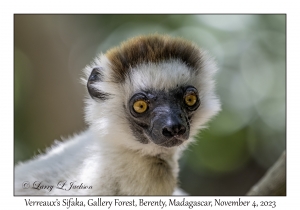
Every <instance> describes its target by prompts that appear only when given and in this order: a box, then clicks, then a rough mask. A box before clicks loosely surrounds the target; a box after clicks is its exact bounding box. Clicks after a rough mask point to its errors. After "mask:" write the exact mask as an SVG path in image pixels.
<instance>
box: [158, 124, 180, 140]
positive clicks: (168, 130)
mask: <svg viewBox="0 0 300 210" xmlns="http://www.w3.org/2000/svg"><path fill="white" fill-rule="evenodd" d="M185 131H186V128H185V126H184V125H182V124H173V125H168V126H165V127H164V128H163V129H162V134H163V135H164V136H165V137H168V138H171V137H174V136H181V135H183V134H184V133H185Z"/></svg>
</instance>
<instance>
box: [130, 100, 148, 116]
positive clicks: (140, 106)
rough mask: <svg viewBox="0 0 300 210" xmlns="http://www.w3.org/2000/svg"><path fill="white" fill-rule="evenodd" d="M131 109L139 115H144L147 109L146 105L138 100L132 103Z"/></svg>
mask: <svg viewBox="0 0 300 210" xmlns="http://www.w3.org/2000/svg"><path fill="white" fill-rule="evenodd" d="M133 109H134V111H135V112H137V113H139V114H141V113H144V112H145V111H146V110H147V109H148V104H147V102H146V101H144V100H138V101H136V102H134V104H133Z"/></svg>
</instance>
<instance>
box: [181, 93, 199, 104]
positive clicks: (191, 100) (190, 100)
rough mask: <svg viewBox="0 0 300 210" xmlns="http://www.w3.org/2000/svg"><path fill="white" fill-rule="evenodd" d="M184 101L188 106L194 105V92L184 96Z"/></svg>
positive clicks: (195, 97)
mask: <svg viewBox="0 0 300 210" xmlns="http://www.w3.org/2000/svg"><path fill="white" fill-rule="evenodd" d="M184 102H185V103H186V105H188V106H194V105H195V104H196V102H197V96H196V95H195V93H189V94H187V95H186V96H185V97H184Z"/></svg>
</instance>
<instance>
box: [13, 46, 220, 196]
mask: <svg viewBox="0 0 300 210" xmlns="http://www.w3.org/2000/svg"><path fill="white" fill-rule="evenodd" d="M202 53H203V52H202ZM95 66H100V67H101V68H102V69H103V72H102V73H103V75H104V80H103V81H101V82H99V83H97V84H95V87H96V88H98V89H99V90H101V91H102V92H106V93H109V94H111V97H110V98H109V99H108V100H105V101H99V100H93V99H91V98H88V99H87V100H86V107H85V119H86V122H87V123H88V124H89V129H88V130H86V131H85V132H83V133H81V134H79V135H76V136H74V137H72V138H70V139H69V140H66V141H64V142H61V143H59V144H57V145H55V146H54V147H53V148H51V149H50V150H49V151H48V152H47V153H46V154H42V155H39V156H38V157H36V158H34V159H32V160H29V161H27V162H25V163H21V164H19V165H18V166H16V168H15V194H16V195H25V194H26V195H42V194H44V195H73V194H77V195H168V194H169V195H170V194H172V192H173V191H174V189H175V187H176V179H177V176H178V171H179V168H178V158H179V157H180V154H181V152H182V151H183V150H184V149H185V148H186V146H187V144H188V143H190V142H191V141H193V136H194V135H195V134H197V132H198V131H199V129H200V128H202V127H203V125H204V124H205V123H206V122H207V121H208V120H209V119H210V118H211V117H212V116H214V115H215V114H216V113H217V112H218V111H219V110H220V103H219V101H218V99H217V98H216V96H215V94H214V83H213V80H212V76H213V75H214V72H215V70H216V68H215V66H214V63H213V62H212V61H210V60H209V59H207V60H204V66H205V68H204V69H201V70H200V73H199V74H195V73H192V72H193V71H190V70H189V69H188V67H187V66H186V65H185V64H183V63H181V62H180V61H178V60H170V61H165V62H161V63H159V64H151V63H144V64H141V65H139V66H137V67H135V69H132V70H131V74H130V75H129V77H127V78H126V80H125V83H123V84H119V83H114V82H112V81H113V80H112V78H113V77H112V76H113V75H112V71H111V70H110V67H109V61H108V59H107V58H106V57H105V55H100V56H99V57H98V58H96V59H95V61H94V63H93V64H92V65H91V66H88V67H87V68H86V69H85V74H86V78H88V76H89V75H90V72H91V71H92V68H93V67H95ZM137 69H138V70H137ZM83 81H84V83H85V84H86V79H85V80H83ZM187 84H189V85H193V86H195V87H196V88H197V89H198V91H199V96H200V100H201V105H200V107H199V108H198V110H197V111H196V112H195V115H194V117H193V122H192V124H191V130H190V139H189V140H188V141H186V142H185V143H184V144H182V145H180V146H179V147H172V148H164V147H160V146H157V145H155V144H154V143H151V142H150V143H149V144H142V143H140V142H139V141H137V139H135V137H134V135H133V134H132V131H131V130H130V127H129V125H128V122H127V119H126V117H125V115H124V113H123V112H124V111H123V110H124V109H123V105H125V107H126V108H127V101H128V99H129V98H130V97H131V96H132V94H134V93H135V92H137V91H139V90H140V89H143V88H146V87H147V88H153V89H159V90H161V89H164V90H166V91H167V90H169V89H172V88H174V87H176V85H179V86H180V85H187ZM157 156H159V157H160V158H161V159H163V160H164V161H165V163H167V167H168V168H170V169H171V170H170V173H169V174H163V173H164V172H163V171H161V170H159V169H157V168H155V167H154V166H155V164H156V162H155V161H157ZM152 167H154V168H152ZM159 173H162V174H163V175H161V174H159ZM158 175H159V177H158ZM35 181H37V182H41V184H43V185H45V186H53V189H52V190H51V191H49V190H48V189H40V190H37V189H33V188H32V187H33V183H34V182H35ZM61 181H66V183H67V184H66V186H65V188H68V187H69V184H70V183H71V182H75V184H76V185H80V184H81V183H82V185H85V186H91V187H92V189H71V190H69V191H67V190H61V189H57V188H56V187H57V184H58V183H59V182H61ZM24 182H25V184H24ZM26 182H29V184H30V187H29V189H23V188H24V187H26Z"/></svg>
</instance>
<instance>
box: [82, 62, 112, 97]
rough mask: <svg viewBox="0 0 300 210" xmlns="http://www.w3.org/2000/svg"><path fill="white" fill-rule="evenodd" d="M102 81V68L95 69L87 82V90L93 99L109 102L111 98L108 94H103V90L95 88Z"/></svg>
mask: <svg viewBox="0 0 300 210" xmlns="http://www.w3.org/2000/svg"><path fill="white" fill-rule="evenodd" d="M102 79H103V74H102V68H101V67H95V68H93V70H92V72H91V74H90V76H89V79H88V82H87V89H88V91H89V94H90V96H91V97H92V98H93V99H100V100H107V99H108V98H109V94H108V93H105V92H102V91H101V90H98V89H97V88H96V87H95V84H96V83H97V82H101V81H102Z"/></svg>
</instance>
